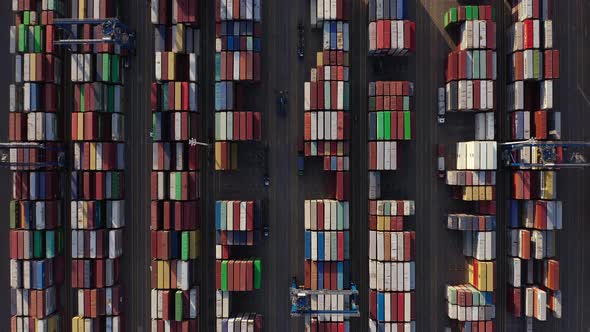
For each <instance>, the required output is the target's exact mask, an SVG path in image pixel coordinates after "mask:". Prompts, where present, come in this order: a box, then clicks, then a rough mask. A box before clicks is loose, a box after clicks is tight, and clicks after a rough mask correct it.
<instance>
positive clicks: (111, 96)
mask: <svg viewBox="0 0 590 332" xmlns="http://www.w3.org/2000/svg"><path fill="white" fill-rule="evenodd" d="M107 105H108V106H107V110H108V111H109V112H114V111H115V87H114V86H112V85H109V86H107Z"/></svg>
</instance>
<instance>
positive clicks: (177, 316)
mask: <svg viewBox="0 0 590 332" xmlns="http://www.w3.org/2000/svg"><path fill="white" fill-rule="evenodd" d="M182 297H183V296H182V291H180V290H179V291H176V293H174V320H176V321H177V322H180V321H181V320H182Z"/></svg>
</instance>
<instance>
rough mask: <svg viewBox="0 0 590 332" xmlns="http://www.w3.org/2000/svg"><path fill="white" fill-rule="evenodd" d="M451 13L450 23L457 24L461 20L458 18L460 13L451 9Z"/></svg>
mask: <svg viewBox="0 0 590 332" xmlns="http://www.w3.org/2000/svg"><path fill="white" fill-rule="evenodd" d="M449 13H450V18H449V21H450V22H449V23H455V22H457V21H458V20H459V18H458V15H457V14H458V11H457V8H451V10H450V11H449Z"/></svg>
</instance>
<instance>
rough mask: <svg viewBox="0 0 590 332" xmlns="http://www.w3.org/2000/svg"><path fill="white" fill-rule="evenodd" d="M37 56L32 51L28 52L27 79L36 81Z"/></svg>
mask: <svg viewBox="0 0 590 332" xmlns="http://www.w3.org/2000/svg"><path fill="white" fill-rule="evenodd" d="M35 60H37V57H36V56H35V54H34V53H31V54H29V80H30V81H31V82H34V81H36V79H37V75H36V73H37V61H35Z"/></svg>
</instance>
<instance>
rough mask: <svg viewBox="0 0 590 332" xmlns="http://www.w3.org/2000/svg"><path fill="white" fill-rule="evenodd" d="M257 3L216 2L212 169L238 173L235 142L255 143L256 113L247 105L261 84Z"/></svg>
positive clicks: (258, 122) (243, 0) (258, 135)
mask: <svg viewBox="0 0 590 332" xmlns="http://www.w3.org/2000/svg"><path fill="white" fill-rule="evenodd" d="M261 3H262V1H261V0H216V1H215V22H216V24H215V117H214V121H215V170H218V171H231V170H237V169H238V167H239V165H238V156H239V152H238V146H239V142H258V141H260V140H261V136H262V121H261V114H262V112H261V110H256V109H255V107H256V106H255V104H253V103H252V102H249V101H250V99H251V98H249V97H248V96H249V95H251V94H252V91H253V89H255V86H252V85H250V84H249V83H257V82H260V80H261V66H262V63H261V56H262V52H261V50H262V38H261V37H262V24H261V22H262V16H261V15H262V13H261Z"/></svg>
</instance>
